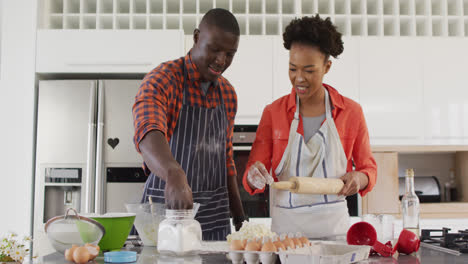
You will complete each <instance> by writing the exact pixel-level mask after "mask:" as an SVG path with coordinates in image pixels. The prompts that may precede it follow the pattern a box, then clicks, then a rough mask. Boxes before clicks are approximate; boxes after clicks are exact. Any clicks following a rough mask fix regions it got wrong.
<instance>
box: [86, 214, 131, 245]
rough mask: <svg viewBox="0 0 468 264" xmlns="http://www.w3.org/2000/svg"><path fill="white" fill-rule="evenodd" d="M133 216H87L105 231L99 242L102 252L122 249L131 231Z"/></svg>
mask: <svg viewBox="0 0 468 264" xmlns="http://www.w3.org/2000/svg"><path fill="white" fill-rule="evenodd" d="M135 215H136V214H131V213H107V214H104V215H89V216H88V217H89V218H91V219H93V220H96V221H97V222H99V223H100V224H101V225H102V226H104V228H105V229H106V233H105V235H104V236H103V237H102V239H101V241H99V247H100V248H101V250H102V251H108V250H119V249H121V248H122V247H123V245H124V244H125V241H126V240H127V237H128V234H130V230H131V229H132V226H133V222H134V221H135Z"/></svg>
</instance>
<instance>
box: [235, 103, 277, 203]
mask: <svg viewBox="0 0 468 264" xmlns="http://www.w3.org/2000/svg"><path fill="white" fill-rule="evenodd" d="M272 151H273V139H272V119H271V113H270V111H269V106H267V107H265V109H264V110H263V114H262V118H261V119H260V123H259V125H258V128H257V132H256V134H255V141H254V143H253V144H252V149H251V151H250V155H249V161H248V162H247V166H246V167H245V172H244V175H243V178H242V185H244V189H245V190H246V191H247V192H248V193H249V194H251V195H254V194H257V193H262V192H263V191H264V190H265V188H263V189H255V190H252V189H251V188H250V187H249V184H248V183H247V174H248V171H249V169H250V166H252V164H254V163H255V162H256V161H260V162H261V163H263V165H265V168H266V169H267V171H270V169H271V159H272V155H273V152H272Z"/></svg>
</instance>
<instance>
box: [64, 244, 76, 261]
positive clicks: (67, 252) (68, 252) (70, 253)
mask: <svg viewBox="0 0 468 264" xmlns="http://www.w3.org/2000/svg"><path fill="white" fill-rule="evenodd" d="M77 248H78V246H77V245H73V246H72V247H71V248H69V249H67V250H65V259H66V260H68V261H73V252H74V251H75V249H77Z"/></svg>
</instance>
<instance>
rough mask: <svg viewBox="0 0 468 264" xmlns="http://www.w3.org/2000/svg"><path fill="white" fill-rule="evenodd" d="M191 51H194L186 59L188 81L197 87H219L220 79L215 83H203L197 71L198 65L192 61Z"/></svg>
mask: <svg viewBox="0 0 468 264" xmlns="http://www.w3.org/2000/svg"><path fill="white" fill-rule="evenodd" d="M191 51H192V50H190V51H189V52H188V53H187V55H185V58H184V60H185V67H186V68H187V76H188V79H189V80H190V81H191V82H193V83H194V84H196V85H203V86H205V87H206V86H208V87H210V85H213V86H215V87H216V86H217V85H218V79H216V80H215V81H214V82H201V80H200V78H201V75H200V72H199V71H198V69H197V65H195V63H194V62H193V61H192V55H191Z"/></svg>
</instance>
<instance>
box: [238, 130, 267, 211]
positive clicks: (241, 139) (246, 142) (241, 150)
mask: <svg viewBox="0 0 468 264" xmlns="http://www.w3.org/2000/svg"><path fill="white" fill-rule="evenodd" d="M256 131H257V125H236V126H234V135H233V139H232V145H233V151H234V163H235V164H236V170H237V184H238V185H239V192H240V197H241V201H242V205H243V207H244V212H245V214H246V215H247V216H248V217H270V206H269V190H268V186H267V187H266V188H265V192H264V193H260V194H256V195H250V194H249V193H248V192H247V191H246V190H245V189H244V187H243V185H242V177H243V176H244V172H245V167H246V166H247V162H248V160H249V154H250V149H251V148H252V143H253V142H254V140H255V132H256Z"/></svg>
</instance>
